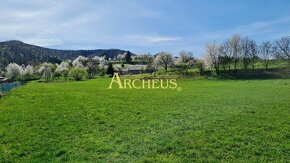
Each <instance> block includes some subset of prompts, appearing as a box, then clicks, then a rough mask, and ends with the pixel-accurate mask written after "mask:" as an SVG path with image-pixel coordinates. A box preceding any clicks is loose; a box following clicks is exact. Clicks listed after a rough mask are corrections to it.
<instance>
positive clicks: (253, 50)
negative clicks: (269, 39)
mask: <svg viewBox="0 0 290 163" xmlns="http://www.w3.org/2000/svg"><path fill="white" fill-rule="evenodd" d="M258 53H259V51H258V45H257V43H256V42H255V41H254V40H250V42H249V56H250V59H251V67H252V69H253V70H254V69H255V67H256V63H257V61H258V60H259V56H258Z"/></svg>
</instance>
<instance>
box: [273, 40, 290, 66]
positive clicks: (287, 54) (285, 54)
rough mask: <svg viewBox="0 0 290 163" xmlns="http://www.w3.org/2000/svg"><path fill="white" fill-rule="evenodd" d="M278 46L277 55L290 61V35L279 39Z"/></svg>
mask: <svg viewBox="0 0 290 163" xmlns="http://www.w3.org/2000/svg"><path fill="white" fill-rule="evenodd" d="M276 46H277V56H278V57H280V58H283V59H286V60H287V61H288V62H289V63H290V36H288V37H282V38H281V39H279V40H277V41H276Z"/></svg>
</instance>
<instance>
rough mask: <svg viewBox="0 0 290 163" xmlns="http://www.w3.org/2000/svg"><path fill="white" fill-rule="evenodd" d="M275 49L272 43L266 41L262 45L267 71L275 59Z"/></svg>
mask: <svg viewBox="0 0 290 163" xmlns="http://www.w3.org/2000/svg"><path fill="white" fill-rule="evenodd" d="M273 52H274V47H273V44H272V43H271V42H270V41H264V42H262V44H261V45H260V54H261V59H262V60H263V64H264V65H265V68H266V70H267V69H268V66H269V63H270V60H271V58H272V57H273Z"/></svg>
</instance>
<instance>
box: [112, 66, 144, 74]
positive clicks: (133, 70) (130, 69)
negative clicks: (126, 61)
mask: <svg viewBox="0 0 290 163" xmlns="http://www.w3.org/2000/svg"><path fill="white" fill-rule="evenodd" d="M146 69H147V65H129V66H127V67H123V68H122V67H119V66H117V67H115V69H114V70H115V72H118V74H119V75H129V74H132V75H133V74H142V73H144V72H146Z"/></svg>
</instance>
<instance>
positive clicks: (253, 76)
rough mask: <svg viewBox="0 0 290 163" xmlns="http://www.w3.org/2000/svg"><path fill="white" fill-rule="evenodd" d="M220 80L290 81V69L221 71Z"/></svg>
mask: <svg viewBox="0 0 290 163" xmlns="http://www.w3.org/2000/svg"><path fill="white" fill-rule="evenodd" d="M218 78H219V79H229V80H259V79H260V80H264V79H290V67H287V68H275V69H268V70H265V69H256V70H238V71H237V72H235V71H230V72H229V71H220V74H219V75H218Z"/></svg>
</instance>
